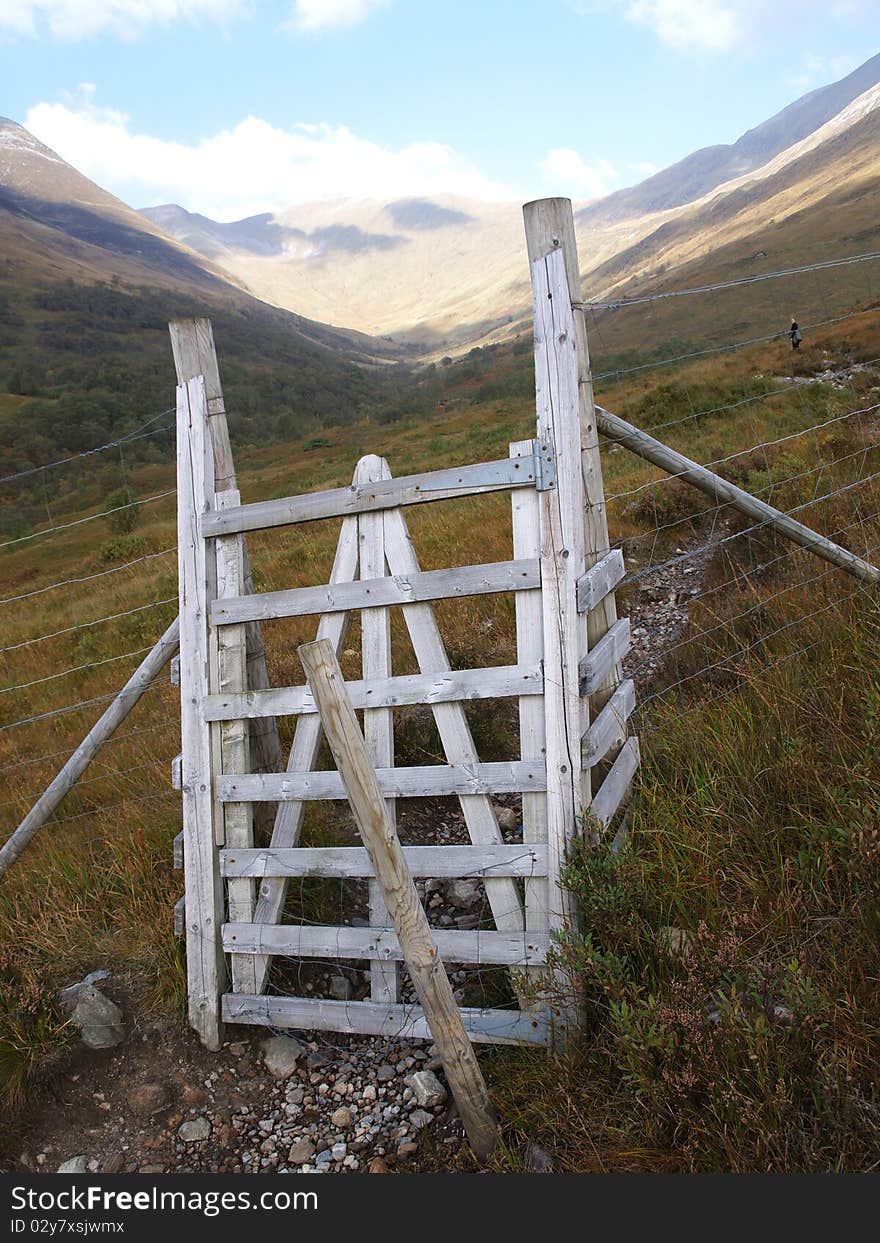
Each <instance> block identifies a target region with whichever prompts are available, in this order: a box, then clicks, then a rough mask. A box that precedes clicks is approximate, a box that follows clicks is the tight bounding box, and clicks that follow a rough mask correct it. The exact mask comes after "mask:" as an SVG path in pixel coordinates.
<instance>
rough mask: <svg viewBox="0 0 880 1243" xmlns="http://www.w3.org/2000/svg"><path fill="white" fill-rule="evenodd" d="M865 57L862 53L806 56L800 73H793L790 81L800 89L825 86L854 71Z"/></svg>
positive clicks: (806, 89)
mask: <svg viewBox="0 0 880 1243" xmlns="http://www.w3.org/2000/svg"><path fill="white" fill-rule="evenodd" d="M862 59H863V56H862V55H852V54H850V55H841V56H816V55H809V56H805V57H804V61H803V66H802V68H801V70H800V72H799V73H795V74H792V75H791V77H789V79H788V81H789V82H790V83H791V85H792V86H793V87H795V88H796V89H797V90H799V91H808V90H810V89H811V88H812V87H814V86H824V85H826V83H828V82H837V81H839V80H840V78H845V77H846V75H847V74H848V73H852V71H853V69H855V68H856V67H857V66H858V65H859V64H861V62H862Z"/></svg>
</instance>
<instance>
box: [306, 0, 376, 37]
mask: <svg viewBox="0 0 880 1243" xmlns="http://www.w3.org/2000/svg"><path fill="white" fill-rule="evenodd" d="M390 3H391V0H294V5H293V13H292V15H291V20H290V22H289V23H287V24H288V26H290V27H293V29H295V30H306V31H318V30H328V29H332V28H333V27H339V26H356V25H357V24H358V23H359V22H362V21H365V20H366V18H368V17H369V16H370V14H371V13H373V12H375V10H376V9H384V8H387V6H388V5H389V4H390Z"/></svg>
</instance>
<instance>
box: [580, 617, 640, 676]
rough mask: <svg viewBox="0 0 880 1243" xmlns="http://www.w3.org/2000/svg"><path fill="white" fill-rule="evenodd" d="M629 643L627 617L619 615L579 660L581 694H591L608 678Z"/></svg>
mask: <svg viewBox="0 0 880 1243" xmlns="http://www.w3.org/2000/svg"><path fill="white" fill-rule="evenodd" d="M629 643H630V624H629V618H628V617H621V618H620V620H619V621H616V622H615V623H614V625H613V626H612V627H611V629H610V630H609V631H608V633H607V634H606V635H604V636H603V638H601V639H600V640H599V642H598V643H597V644H596V646H595V647H594V648H593V649H592V650H591V651H589V652H588V653H587V655H586V656H585V657H584V658H583V660H582V661H581V662H580V693H581V695H592V694H593V692H594V691H596V690H598V689H599V687H600V686H601V685H602V683H603V682H606V681H607V680H608V678H609V677H610V676H611V674H612V673H613V671H614V668H615V666H616V665H618V664H620V662H621V661H622V660H623V658H624V656H625V655H626V654H627V652H628V651H629Z"/></svg>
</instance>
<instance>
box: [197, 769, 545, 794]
mask: <svg viewBox="0 0 880 1243" xmlns="http://www.w3.org/2000/svg"><path fill="white" fill-rule="evenodd" d="M376 780H377V781H378V783H379V789H380V790H381V791H382V794H383V795H384V797H385V798H439V797H442V796H443V795H447V794H459V795H462V794H466V795H467V794H518V793H519V792H520V791H521V790H544V789H546V786H547V775H546V772H545V769H544V762H543V760H539V761H537V762H535V763H533V764H530V763H527V762H526V761H524V760H521V761H515V760H514V761H510V760H507V761H501V762H498V763H494V764H475V765H473V766H470V765H468V766H466V765H463V764H426V765H423V766H420V767H416V768H378V769H376ZM215 784H216V790H217V796H218V798H219V799H220V801H221V802H223V803H230V802H232V803H234V802H255V803H258V802H267V801H270V802H275V801H276V800H278V801H279V802H281V801H284V802H315V801H318V800H321V799H344V798H346V797H347V796H346V792H345V787H344V785H343V783H342V781H341V780H340V777H339V774H338V773H334V772H304V773H295V772H290V771H288V772H286V773H241V774H234V775H233V774H228V773H223V774H221V775H218V776H217V778H216V782H215Z"/></svg>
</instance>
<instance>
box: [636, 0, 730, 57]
mask: <svg viewBox="0 0 880 1243" xmlns="http://www.w3.org/2000/svg"><path fill="white" fill-rule="evenodd" d="M738 7H740V8H741V7H742V6H734V5H731V4H729V3H726V2H725V0H632V2H631V3H628V4H627V8H626V16H627V19H628V20H629V21H631V22H634V23H636V24H637V25H642V26H649V27H650V28H651V29H652V30H653V31H654V32H655V33H656V35H657V37H658V38H659V39H660V42H661V43H665V44H667V46H669V47H674V48H685V49H687V48H699V49H701V50H703V51H708V52H723V51H726V50H727V49H728V48H730V47H732V46H733V45H734V44H735V43H738V42H739V40H740V38H741V36H742V29H741V17H742V15H741V14H740V13H738V12H737V8H738Z"/></svg>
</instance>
